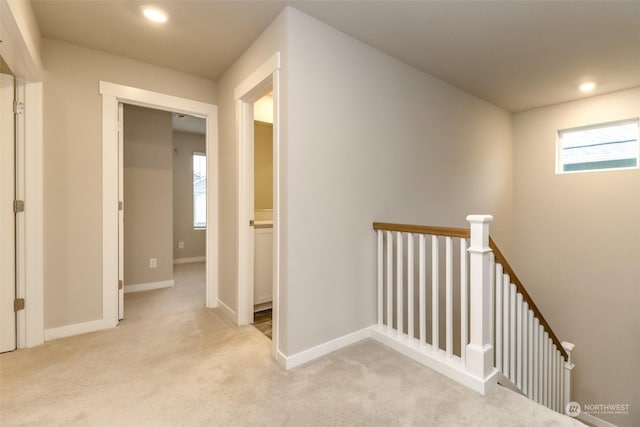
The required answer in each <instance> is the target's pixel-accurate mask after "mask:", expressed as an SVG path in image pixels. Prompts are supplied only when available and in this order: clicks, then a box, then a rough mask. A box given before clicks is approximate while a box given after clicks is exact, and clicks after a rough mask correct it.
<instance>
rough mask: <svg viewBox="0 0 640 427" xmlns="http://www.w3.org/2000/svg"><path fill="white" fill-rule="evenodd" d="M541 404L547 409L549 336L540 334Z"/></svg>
mask: <svg viewBox="0 0 640 427" xmlns="http://www.w3.org/2000/svg"><path fill="white" fill-rule="evenodd" d="M542 337H543V338H542V361H543V366H542V404H543V405H544V406H546V407H547V408H548V407H549V334H548V333H547V332H546V331H545V332H543V334H542Z"/></svg>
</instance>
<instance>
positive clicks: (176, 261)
mask: <svg viewBox="0 0 640 427" xmlns="http://www.w3.org/2000/svg"><path fill="white" fill-rule="evenodd" d="M206 260H207V257H204V256H196V257H191V258H178V259H174V260H173V264H191V263H192V262H205V261H206Z"/></svg>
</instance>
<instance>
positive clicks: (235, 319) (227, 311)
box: [218, 300, 238, 324]
mask: <svg viewBox="0 0 640 427" xmlns="http://www.w3.org/2000/svg"><path fill="white" fill-rule="evenodd" d="M218 308H219V309H220V310H221V311H222V312H223V313H224V314H225V316H227V317H228V318H230V319H231V320H233V323H235V324H237V323H238V315H237V314H236V312H235V311H233V310H232V309H231V307H229V306H228V305H227V304H225V303H224V302H222V300H218Z"/></svg>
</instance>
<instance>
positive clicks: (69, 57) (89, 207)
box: [42, 39, 217, 329]
mask: <svg viewBox="0 0 640 427" xmlns="http://www.w3.org/2000/svg"><path fill="white" fill-rule="evenodd" d="M42 54H43V62H44V66H45V69H46V72H45V74H44V107H43V108H44V227H45V231H44V292H45V328H47V329H50V328H57V327H61V326H65V325H72V324H76V323H82V322H88V321H92V320H96V319H99V318H100V317H101V315H102V235H101V232H102V231H101V230H102V228H101V227H102V226H101V224H102V219H101V218H102V187H101V185H102V181H101V172H102V171H101V169H102V146H101V144H102V123H101V121H102V99H101V96H100V94H99V92H98V90H99V87H98V86H99V81H100V80H105V81H109V82H113V83H118V84H123V85H127V86H133V87H138V88H141V89H147V90H152V91H155V92H160V93H166V94H169V95H175V96H180V97H183V98H189V99H193V100H196V101H203V102H208V103H213V104H215V103H216V99H217V98H216V84H215V82H212V81H210V80H206V79H202V78H199V77H195V76H191V75H188V74H185V73H182V72H178V71H174V70H170V69H167V68H162V67H157V66H152V65H149V64H146V63H143V62H139V61H135V60H131V59H127V58H123V57H119V56H115V55H110V54H106V53H103V52H99V51H96V50H92V49H86V48H81V47H78V46H74V45H71V44H67V43H63V42H59V41H55V40H51V39H43V44H42Z"/></svg>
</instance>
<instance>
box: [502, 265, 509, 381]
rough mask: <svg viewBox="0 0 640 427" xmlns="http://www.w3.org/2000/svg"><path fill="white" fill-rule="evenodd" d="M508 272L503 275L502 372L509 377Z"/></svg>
mask: <svg viewBox="0 0 640 427" xmlns="http://www.w3.org/2000/svg"><path fill="white" fill-rule="evenodd" d="M510 282H511V279H510V278H509V275H508V274H503V275H502V343H503V344H502V373H503V374H504V375H505V376H506V377H507V378H508V377H509V349H510V347H509V338H510V336H509V314H510V313H511V311H510V310H509V284H510Z"/></svg>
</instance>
